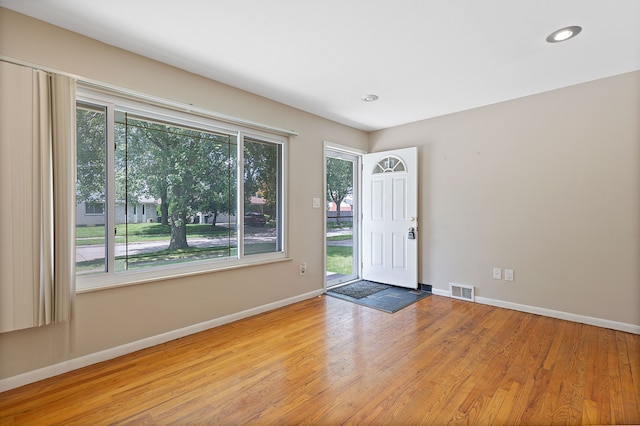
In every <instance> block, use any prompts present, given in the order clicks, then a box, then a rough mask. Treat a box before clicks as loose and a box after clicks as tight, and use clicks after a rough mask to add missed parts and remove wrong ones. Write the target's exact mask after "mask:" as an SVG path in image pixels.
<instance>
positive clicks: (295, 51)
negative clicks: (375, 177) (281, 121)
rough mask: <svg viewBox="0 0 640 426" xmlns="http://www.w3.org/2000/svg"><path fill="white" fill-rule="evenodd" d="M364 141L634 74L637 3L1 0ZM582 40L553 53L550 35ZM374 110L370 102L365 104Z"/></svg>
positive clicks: (638, 57)
mask: <svg viewBox="0 0 640 426" xmlns="http://www.w3.org/2000/svg"><path fill="white" fill-rule="evenodd" d="M0 6H3V7H6V8H9V9H12V10H15V11H17V12H20V13H23V14H26V15H29V16H32V17H35V18H38V19H41V20H44V21H47V22H50V23H52V24H55V25H58V26H60V27H63V28H67V29H69V30H72V31H75V32H78V33H81V34H84V35H86V36H89V37H92V38H95V39H98V40H101V41H103V42H105V43H108V44H111V45H114V46H118V47H121V48H123V49H126V50H129V51H132V52H135V53H138V54H140V55H143V56H147V57H149V58H153V59H156V60H159V61H162V62H165V63H168V64H171V65H174V66H177V67H179V68H183V69H185V70H188V71H191V72H193V73H196V74H200V75H203V76H205V77H209V78H212V79H214V80H217V81H220V82H223V83H227V84H229V85H231V86H235V87H238V88H241V89H244V90H247V91H250V92H253V93H257V94H259V95H262V96H265V97H267V98H270V99H273V100H276V101H279V102H282V103H284V104H287V105H291V106H293V107H296V108H299V109H302V110H305V111H308V112H311V113H313V114H317V115H320V116H322V117H325V118H328V119H331V120H335V121H337V122H340V123H344V124H347V125H350V126H353V127H356V128H359V129H363V130H377V129H381V128H387V127H391V126H396V125H400V124H404V123H408V122H413V121H417V120H421V119H425V118H431V117H435V116H439V115H444V114H448V113H452V112H456V111H462V110H466V109H470V108H475V107H479V106H483V105H488V104H492V103H496V102H500V101H504V100H508V99H514V98H519V97H522V96H527V95H531V94H535V93H540V92H544V91H548V90H553V89H557V88H560V87H565V86H569V85H573V84H577V83H582V82H586V81H590V80H595V79H599V78H603V77H607V76H612V75H617V74H622V73H625V72H629V71H633V70H638V69H640V1H638V0H615V1H611V0H519V1H517V0H482V1H478V0H322V1H319V0H316V1H313V0H269V1H267V0H236V1H230V0H179V1H178V0H109V1H95V0H91V1H90V0H0ZM570 25H580V26H582V27H583V30H582V33H581V34H580V35H579V36H578V37H576V38H574V39H572V40H569V41H567V42H564V43H556V44H549V43H547V42H546V41H545V39H546V37H547V35H549V33H551V32H552V31H554V30H556V29H559V28H562V27H565V26H570ZM369 93H373V94H377V95H378V96H379V97H380V99H379V100H378V101H377V102H373V103H365V102H362V101H361V100H360V98H361V97H362V96H363V95H365V94H369Z"/></svg>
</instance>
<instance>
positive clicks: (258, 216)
mask: <svg viewBox="0 0 640 426" xmlns="http://www.w3.org/2000/svg"><path fill="white" fill-rule="evenodd" d="M265 223H267V218H266V217H264V215H263V214H262V213H258V212H247V213H245V214H244V224H245V225H251V226H264V224H265Z"/></svg>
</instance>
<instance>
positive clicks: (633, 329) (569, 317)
mask: <svg viewBox="0 0 640 426" xmlns="http://www.w3.org/2000/svg"><path fill="white" fill-rule="evenodd" d="M431 292H432V293H433V294H436V295H438V296H444V297H451V295H450V294H449V291H448V290H440V289H437V288H433V289H432V291H431ZM476 303H480V304H483V305H491V306H496V307H498V308H505V309H511V310H514V311H520V312H527V313H529V314H536V315H542V316H544V317H551V318H558V319H562V320H566V321H572V322H579V323H581V324H588V325H595V326H596V327H602V328H610V329H612V330H618V331H624V332H626V333H633V334H640V325H635V324H627V323H625V322H617V321H611V320H606V319H602V318H595V317H589V316H586V315H578V314H572V313H569V312H563V311H554V310H553V309H546V308H539V307H537V306H529V305H522V304H520V303H513V302H505V301H504V300H497V299H489V298H488V297H478V296H476Z"/></svg>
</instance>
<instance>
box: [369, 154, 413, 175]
mask: <svg viewBox="0 0 640 426" xmlns="http://www.w3.org/2000/svg"><path fill="white" fill-rule="evenodd" d="M406 171H407V167H406V166H405V165H404V162H403V161H402V160H401V159H399V158H398V157H394V156H389V157H385V158H383V159H382V160H380V161H378V163H377V164H376V165H375V168H374V170H373V174H376V173H396V172H406Z"/></svg>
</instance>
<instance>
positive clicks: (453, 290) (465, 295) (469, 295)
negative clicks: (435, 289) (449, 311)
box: [449, 283, 476, 302]
mask: <svg viewBox="0 0 640 426" xmlns="http://www.w3.org/2000/svg"><path fill="white" fill-rule="evenodd" d="M449 294H450V295H451V297H453V298H454V299H460V300H467V301H469V302H475V300H476V297H475V295H474V290H473V286H472V285H466V284H456V283H449Z"/></svg>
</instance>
